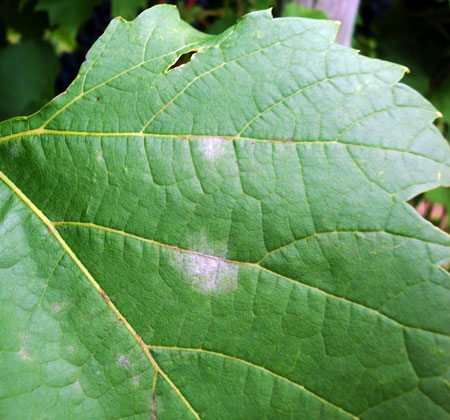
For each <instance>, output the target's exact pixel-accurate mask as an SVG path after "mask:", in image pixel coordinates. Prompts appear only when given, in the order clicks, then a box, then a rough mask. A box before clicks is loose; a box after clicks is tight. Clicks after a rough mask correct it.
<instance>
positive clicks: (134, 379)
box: [132, 376, 139, 385]
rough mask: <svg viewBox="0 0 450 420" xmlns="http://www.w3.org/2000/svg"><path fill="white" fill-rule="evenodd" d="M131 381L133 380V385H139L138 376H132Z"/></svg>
mask: <svg viewBox="0 0 450 420" xmlns="http://www.w3.org/2000/svg"><path fill="white" fill-rule="evenodd" d="M132 382H133V385H139V377H138V376H133V379H132Z"/></svg>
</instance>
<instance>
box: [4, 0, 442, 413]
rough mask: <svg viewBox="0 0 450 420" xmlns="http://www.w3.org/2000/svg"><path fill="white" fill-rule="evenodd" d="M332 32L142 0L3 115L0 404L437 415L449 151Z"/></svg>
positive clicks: (407, 97)
mask: <svg viewBox="0 0 450 420" xmlns="http://www.w3.org/2000/svg"><path fill="white" fill-rule="evenodd" d="M336 31H337V25H336V23H334V22H331V21H326V20H323V21H318V20H309V19H298V18H282V19H273V18H272V16H271V14H270V12H269V11H265V12H256V13H252V14H249V15H247V16H245V17H244V18H242V19H241V20H239V22H238V23H237V24H236V25H235V26H234V27H232V28H230V29H228V30H226V31H225V32H224V33H222V34H220V35H218V36H212V35H205V34H202V33H200V32H198V31H196V30H195V29H193V28H192V27H190V26H189V25H188V24H186V23H184V22H182V21H181V20H180V18H179V15H178V13H177V11H176V9H175V8H173V7H171V6H166V5H162V6H156V7H154V8H152V9H149V10H147V11H145V12H144V13H142V14H141V15H140V16H139V17H138V18H137V19H136V20H135V21H133V22H126V21H123V20H122V19H116V20H114V21H113V22H112V23H111V24H110V26H109V27H108V28H107V30H106V32H105V34H104V35H103V36H102V37H101V38H100V39H99V40H98V41H97V43H96V44H95V45H94V46H93V47H92V49H91V50H90V52H89V53H88V56H87V60H86V62H85V63H84V64H83V66H82V69H81V70H80V74H79V76H78V77H77V79H76V80H75V81H74V83H73V84H72V85H71V86H70V88H69V89H68V90H67V92H66V93H64V94H62V95H60V96H58V97H57V98H55V99H54V100H53V101H51V102H50V103H49V104H48V105H47V106H45V107H44V108H43V109H42V110H41V111H40V112H39V113H37V114H35V115H33V116H31V117H28V118H27V117H23V118H16V119H12V120H9V121H6V122H4V123H2V124H1V125H0V170H1V172H0V178H1V180H0V236H1V238H2V240H1V241H0V267H1V271H0V279H1V283H0V284H1V289H0V292H1V296H2V305H1V306H0V320H1V321H0V322H1V325H2V334H1V338H0V350H1V352H0V357H1V360H2V366H3V367H4V368H3V372H2V376H1V380H0V384H1V385H0V390H1V393H2V399H1V400H0V401H1V402H0V416H1V417H2V418H16V419H17V418H20V419H29V418H40V417H43V418H55V419H61V418H64V419H70V418H73V419H79V418H89V419H97V418H99V419H103V418H133V419H148V418H152V419H158V420H163V419H177V420H178V419H197V420H198V419H214V420H217V419H246V420H248V419H255V420H256V419H258V420H259V419H277V420H281V419H305V420H310V419H323V420H325V419H326V420H329V419H368V420H369V419H383V420H384V419H403V418H408V419H420V420H422V419H424V418H432V419H448V418H449V414H448V413H449V409H450V407H449V398H448V379H449V376H448V375H449V369H448V366H449V355H450V351H449V350H450V345H449V343H450V340H449V334H450V314H449V311H448V308H449V303H450V300H449V275H448V273H447V272H446V271H445V270H443V269H442V267H441V265H442V264H443V263H444V262H446V261H448V260H449V257H450V255H449V236H448V235H446V234H445V233H444V232H442V231H440V230H438V229H437V228H435V227H433V226H432V225H431V224H430V223H428V222H427V221H425V220H424V219H422V218H421V217H420V216H419V215H418V214H417V213H416V212H415V211H414V209H413V208H412V207H410V206H409V205H408V204H407V203H406V200H408V199H410V198H411V197H413V196H415V195H417V194H419V193H421V192H423V191H426V190H428V189H431V188H434V187H437V186H441V185H448V184H449V183H450V182H449V181H450V170H449V164H450V149H449V146H448V145H447V143H446V141H445V140H444V139H443V138H442V136H441V135H440V133H439V132H438V130H437V129H436V128H435V127H434V126H433V124H432V121H433V119H434V118H435V117H436V116H437V114H438V113H437V111H436V110H435V109H434V108H433V107H432V106H431V105H430V104H429V103H428V102H427V101H426V100H425V99H423V98H422V97H421V96H420V95H419V94H418V93H416V92H415V91H414V90H412V89H411V88H409V87H407V86H405V85H402V84H400V83H398V81H399V79H400V78H401V77H402V75H403V73H404V68H403V67H401V66H399V65H396V64H391V63H388V62H383V61H379V60H375V59H369V58H365V57H362V56H359V55H358V54H357V52H356V51H354V50H352V49H349V48H346V47H342V46H339V45H337V44H335V43H334V42H333V40H334V38H335V35H336ZM188 53H193V54H192V56H191V57H190V60H189V59H188V58H187V59H184V60H183V57H189V55H188ZM185 61H187V62H186V64H183V65H178V63H180V62H185Z"/></svg>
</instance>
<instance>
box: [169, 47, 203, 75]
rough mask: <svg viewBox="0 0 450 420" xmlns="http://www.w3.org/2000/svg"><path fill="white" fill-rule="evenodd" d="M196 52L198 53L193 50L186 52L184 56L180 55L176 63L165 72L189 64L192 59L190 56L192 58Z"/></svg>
mask: <svg viewBox="0 0 450 420" xmlns="http://www.w3.org/2000/svg"><path fill="white" fill-rule="evenodd" d="M197 52H198V51H197V50H194V51H188V52H186V53H184V54H181V55H180V56H179V57H178V59H177V61H175V63H173V64H172V65H171V66H170V67H169V68H168V69H167V70H166V72H169V71H170V70H173V69H175V68H177V67H180V66H182V65H184V64H187V63H189V61H191V59H192V56H193V55H194V54H195V53H197Z"/></svg>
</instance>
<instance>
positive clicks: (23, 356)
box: [19, 349, 31, 360]
mask: <svg viewBox="0 0 450 420" xmlns="http://www.w3.org/2000/svg"><path fill="white" fill-rule="evenodd" d="M19 356H20V358H21V359H22V360H31V357H30V356H29V355H28V353H27V352H26V351H25V350H24V349H22V350H20V351H19Z"/></svg>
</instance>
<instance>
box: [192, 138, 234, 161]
mask: <svg viewBox="0 0 450 420" xmlns="http://www.w3.org/2000/svg"><path fill="white" fill-rule="evenodd" d="M196 144H197V147H198V150H199V151H200V153H201V154H202V156H203V157H204V158H205V159H208V160H212V161H215V160H216V159H217V158H219V157H221V156H224V155H225V154H226V152H227V148H226V140H224V139H221V138H220V137H204V138H200V139H198V140H197V141H196Z"/></svg>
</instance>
